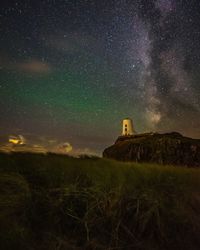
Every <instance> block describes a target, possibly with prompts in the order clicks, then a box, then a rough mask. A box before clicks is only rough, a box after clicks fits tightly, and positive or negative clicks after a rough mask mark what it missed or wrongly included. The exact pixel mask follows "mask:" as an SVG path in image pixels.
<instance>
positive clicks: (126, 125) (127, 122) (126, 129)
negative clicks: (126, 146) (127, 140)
mask: <svg viewBox="0 0 200 250" xmlns="http://www.w3.org/2000/svg"><path fill="white" fill-rule="evenodd" d="M134 133H135V131H134V129H133V122H132V120H131V119H130V118H126V119H124V120H123V122H122V135H134Z"/></svg>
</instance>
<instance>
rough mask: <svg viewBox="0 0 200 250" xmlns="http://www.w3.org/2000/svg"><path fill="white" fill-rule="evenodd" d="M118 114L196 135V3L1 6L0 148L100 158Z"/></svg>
mask: <svg viewBox="0 0 200 250" xmlns="http://www.w3.org/2000/svg"><path fill="white" fill-rule="evenodd" d="M126 117H131V118H132V119H133V123H134V127H135V129H136V131H137V132H139V133H142V132H147V131H158V132H169V131H177V132H180V133H182V134H183V135H186V136H189V137H194V138H200V1H199V0H190V1H188V0H109V1H108V0H101V1H99V0H79V1H77V0H40V1H39V0H38V1H36V0H34V1H32V0H26V1H23V0H20V1H9V0H7V1H1V3H0V140H1V143H3V141H4V140H5V138H7V137H8V136H9V135H19V134H20V135H23V136H24V137H25V138H26V140H27V142H28V143H29V144H34V145H42V146H44V147H46V148H55V147H56V146H57V145H62V144H63V143H69V144H70V145H72V147H73V151H74V152H76V153H94V154H95V153H97V154H100V153H101V152H102V150H103V149H104V148H105V147H106V146H108V145H110V144H112V143H113V142H114V141H115V139H116V138H117V136H118V135H120V134H121V120H122V119H123V118H126Z"/></svg>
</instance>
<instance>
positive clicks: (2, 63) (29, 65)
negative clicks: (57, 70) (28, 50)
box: [0, 53, 52, 74]
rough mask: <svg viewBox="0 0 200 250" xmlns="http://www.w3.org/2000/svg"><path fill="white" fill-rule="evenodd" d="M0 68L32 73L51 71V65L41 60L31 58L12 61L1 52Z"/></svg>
mask: <svg viewBox="0 0 200 250" xmlns="http://www.w3.org/2000/svg"><path fill="white" fill-rule="evenodd" d="M0 69H2V70H17V71H20V72H25V73H32V74H48V73H50V72H51V71H52V67H51V66H50V65H49V64H48V63H46V62H44V61H42V60H39V59H36V58H31V59H29V60H26V61H25V60H24V61H13V60H12V59H11V58H10V57H9V56H8V55H5V54H2V53H1V54H0Z"/></svg>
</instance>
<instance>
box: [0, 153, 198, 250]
mask: <svg viewBox="0 0 200 250" xmlns="http://www.w3.org/2000/svg"><path fill="white" fill-rule="evenodd" d="M0 171H1V174H0V249H3V250H7V249H15V250H17V249H20V250H21V249H23V250H26V249H31V250H43V249H45V250H55V249H59V250H61V249H63V250H64V249H67V250H71V249H79V250H81V249H91V250H93V249H98V250H105V249H107V250H108V249H127V250H129V249H130V250H131V249H135V250H156V249H157V250H158V249H162V250H172V249H181V250H189V249H192V250H198V249H200V217H199V214H200V171H199V169H192V168H191V169H189V168H184V167H183V168H174V167H170V166H166V167H165V168H163V167H162V166H158V165H148V164H136V163H121V162H116V161H111V160H107V159H97V158H93V159H74V158H70V157H67V156H62V155H53V154H49V155H42V154H41V155H40V154H30V153H13V154H0Z"/></svg>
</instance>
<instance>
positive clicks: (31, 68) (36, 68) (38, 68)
mask: <svg viewBox="0 0 200 250" xmlns="http://www.w3.org/2000/svg"><path fill="white" fill-rule="evenodd" d="M16 67H17V69H19V70H21V71H24V72H27V73H34V74H47V73H49V72H50V71H51V67H50V66H49V65H48V64H47V63H44V62H42V61H39V60H36V59H32V60H31V61H28V62H21V63H17V64H16Z"/></svg>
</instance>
